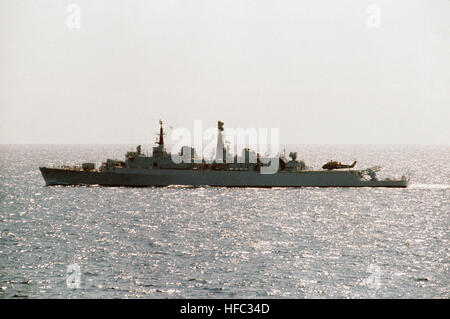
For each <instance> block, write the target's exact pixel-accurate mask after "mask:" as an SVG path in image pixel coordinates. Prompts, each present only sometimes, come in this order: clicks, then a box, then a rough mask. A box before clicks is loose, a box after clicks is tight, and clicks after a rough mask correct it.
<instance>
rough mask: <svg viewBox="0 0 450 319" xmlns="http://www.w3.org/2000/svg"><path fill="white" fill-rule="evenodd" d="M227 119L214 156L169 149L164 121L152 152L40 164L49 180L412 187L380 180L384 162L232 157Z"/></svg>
mask: <svg viewBox="0 0 450 319" xmlns="http://www.w3.org/2000/svg"><path fill="white" fill-rule="evenodd" d="M223 125H224V123H223V122H221V121H219V122H218V136H217V149H216V158H215V159H214V160H205V159H198V158H196V152H195V149H194V148H193V147H188V146H183V147H182V149H181V152H180V153H177V154H171V153H169V152H167V151H166V149H165V147H164V130H163V123H162V122H161V121H160V130H159V139H158V140H157V142H156V144H157V146H155V147H153V152H152V155H151V156H147V155H144V154H143V153H142V150H141V146H140V145H139V146H137V148H136V151H131V152H127V153H126V155H125V159H124V160H123V161H121V160H113V159H107V160H106V162H103V163H102V164H101V166H100V167H98V168H96V165H95V163H82V165H81V166H60V167H39V169H40V171H41V173H42V176H43V177H44V180H45V183H46V185H47V186H50V185H102V186H130V187H147V186H170V185H185V186H219V187H402V188H405V187H408V183H409V179H408V178H406V177H404V176H402V177H401V178H400V179H390V178H386V179H382V180H380V179H378V178H377V176H376V173H377V172H378V171H379V170H380V167H379V166H375V167H371V168H367V169H362V170H357V169H353V168H354V166H355V164H356V162H354V163H353V164H351V165H345V164H342V163H340V162H336V161H329V162H327V163H326V164H324V165H323V166H322V169H316V170H314V169H311V168H309V167H307V166H306V165H305V163H304V162H303V161H301V160H297V153H296V152H291V153H290V154H289V158H286V157H285V156H284V155H278V156H276V157H273V158H269V157H265V158H264V157H261V156H260V155H259V154H257V153H255V152H254V151H252V150H250V149H248V148H244V149H243V151H242V156H241V157H239V158H238V157H237V155H235V156H233V157H231V155H230V153H229V152H228V149H227V148H225V147H224V141H223V130H224V128H223ZM227 152H228V153H227ZM174 155H176V156H174ZM180 159H181V160H180Z"/></svg>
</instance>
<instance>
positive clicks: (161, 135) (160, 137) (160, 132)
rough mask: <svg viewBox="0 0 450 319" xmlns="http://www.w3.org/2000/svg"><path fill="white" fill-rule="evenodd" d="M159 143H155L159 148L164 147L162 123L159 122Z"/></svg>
mask: <svg viewBox="0 0 450 319" xmlns="http://www.w3.org/2000/svg"><path fill="white" fill-rule="evenodd" d="M159 125H160V127H159V141H158V142H157V143H158V144H159V146H160V147H164V130H163V126H162V125H163V122H162V121H161V120H159Z"/></svg>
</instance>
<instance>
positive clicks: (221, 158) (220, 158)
mask: <svg viewBox="0 0 450 319" xmlns="http://www.w3.org/2000/svg"><path fill="white" fill-rule="evenodd" d="M223 124H224V123H223V122H221V121H218V122H217V129H218V131H219V132H218V134H217V147H216V162H217V163H224V162H225V156H226V153H225V147H224V145H223V133H222V132H223Z"/></svg>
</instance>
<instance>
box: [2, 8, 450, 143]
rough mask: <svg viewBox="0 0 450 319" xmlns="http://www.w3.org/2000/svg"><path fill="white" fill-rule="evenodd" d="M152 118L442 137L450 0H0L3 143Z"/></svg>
mask: <svg viewBox="0 0 450 319" xmlns="http://www.w3.org/2000/svg"><path fill="white" fill-rule="evenodd" d="M70 4H76V6H75V7H74V6H69V5H70ZM74 8H75V9H74ZM76 8H80V20H79V21H80V24H79V25H78V24H77V15H76V13H77V10H76ZM78 26H79V28H78ZM159 119H163V120H164V121H165V122H166V123H167V125H171V126H174V127H187V128H192V125H193V120H203V121H204V123H205V124H204V125H205V126H206V127H207V126H215V125H216V123H217V120H222V121H223V122H225V126H226V127H227V126H228V127H234V128H238V127H242V128H245V127H255V128H260V127H263V128H271V127H278V128H279V129H280V142H281V143H283V144H308V143H320V144H334V143H339V144H343V143H345V144H346V143H350V144H353V143H356V144H366V143H367V144H373V143H374V144H385V143H389V144H390V143H408V144H436V143H438V144H450V142H449V140H450V125H449V122H450V121H449V120H450V1H449V0H432V1H430V0H423V1H419V0H396V1H392V0H386V1H378V0H377V1H364V0H347V1H336V0H310V1H299V0H292V1H287V0H279V1H275V0H271V1H269V0H251V1H250V0H231V1H230V0H220V1H218V0H170V1H169V0H142V1H141V0H123V1H112V0H71V1H63V0H53V1H50V0H28V1H26V0H18V1H10V0H0V143H139V144H148V143H153V142H154V137H153V134H154V133H155V132H157V129H158V120H159Z"/></svg>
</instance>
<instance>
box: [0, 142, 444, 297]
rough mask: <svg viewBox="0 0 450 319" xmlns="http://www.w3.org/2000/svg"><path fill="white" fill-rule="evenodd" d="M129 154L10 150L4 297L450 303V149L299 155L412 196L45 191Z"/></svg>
mask: <svg viewBox="0 0 450 319" xmlns="http://www.w3.org/2000/svg"><path fill="white" fill-rule="evenodd" d="M129 148H130V147H129V146H127V145H104V146H93V145H83V146H70V145H41V146H38V145H35V146H19V145H10V146H7V145H3V146H0V156H1V159H0V163H1V167H0V200H1V204H0V231H1V238H0V297H6V298H12V297H29V298H41V297H46V298H47V297H49V298H73V297H84V298H114V297H120V298H127V297H131V298H136V297H138V298H141V297H144V298H180V297H188V298H230V297H233V298H246V297H250V298H254V297H255V298H264V297H269V298H286V297H288V298H289V297H290V298H305V297H306V298H331V297H337V298H347V297H352V298H366V297H368V298H372V297H379V298H412V297H419V298H422V297H425V298H449V297H450V294H449V288H450V276H449V273H450V272H449V246H450V245H449V240H450V237H449V221H450V219H449V213H450V185H449V184H450V165H449V163H448V160H449V159H450V147H449V146H304V145H303V146H298V147H297V148H296V149H297V150H298V151H299V158H303V159H304V160H305V161H306V162H307V164H310V165H312V166H314V167H316V168H317V167H319V166H320V165H321V164H323V163H324V162H326V161H327V160H329V159H337V160H341V161H343V162H344V161H346V162H347V161H352V160H354V159H358V166H359V167H366V166H371V165H377V164H381V165H383V166H384V167H385V168H386V169H385V170H384V174H386V176H390V175H401V174H403V173H408V174H411V176H412V185H411V187H410V188H408V189H364V188H363V189H353V188H346V189H338V188H335V189H333V188H327V189H318V188H302V189H280V188H273V189H252V188H238V189H227V188H209V187H201V188H186V187H168V188H107V187H45V186H44V181H43V179H42V177H41V175H40V172H39V170H38V166H40V165H52V164H55V165H58V164H75V163H80V162H82V161H94V162H100V161H101V160H103V159H104V158H106V157H112V158H122V155H123V154H124V153H125V151H126V150H128V149H129ZM71 264H78V265H79V266H80V270H81V276H80V280H81V286H80V288H79V289H70V288H68V287H67V283H66V278H67V275H68V274H67V268H68V266H69V265H71Z"/></svg>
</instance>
